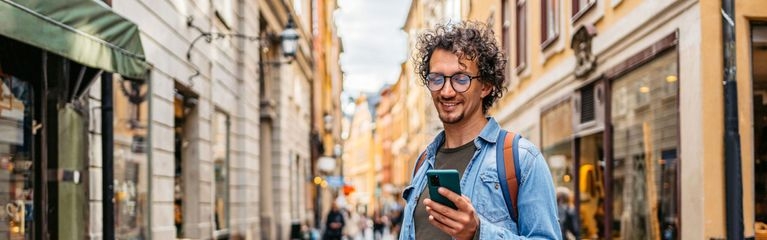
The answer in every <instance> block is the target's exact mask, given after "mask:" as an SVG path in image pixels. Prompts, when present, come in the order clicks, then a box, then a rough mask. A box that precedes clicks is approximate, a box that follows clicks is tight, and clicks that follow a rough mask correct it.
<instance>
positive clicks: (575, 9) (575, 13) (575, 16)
mask: <svg viewBox="0 0 767 240" xmlns="http://www.w3.org/2000/svg"><path fill="white" fill-rule="evenodd" d="M586 1H587V3H586V4H585V5H581V3H580V0H572V2H571V3H572V5H571V6H572V14H571V16H570V17H571V18H572V22H573V23H575V22H576V21H578V20H579V19H581V17H583V15H586V13H587V12H589V11H591V9H593V8H594V6H596V5H597V0H586Z"/></svg>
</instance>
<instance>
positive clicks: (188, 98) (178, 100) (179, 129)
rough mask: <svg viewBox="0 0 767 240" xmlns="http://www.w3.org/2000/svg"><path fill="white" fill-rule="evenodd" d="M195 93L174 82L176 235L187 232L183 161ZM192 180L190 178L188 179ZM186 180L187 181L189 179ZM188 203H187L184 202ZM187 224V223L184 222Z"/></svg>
mask: <svg viewBox="0 0 767 240" xmlns="http://www.w3.org/2000/svg"><path fill="white" fill-rule="evenodd" d="M197 102H198V100H197V95H195V94H194V93H193V92H192V91H191V90H190V89H189V88H188V87H186V86H184V85H182V84H179V83H176V87H175V89H174V98H173V116H174V117H173V118H174V128H173V133H174V134H173V135H174V155H173V156H174V160H175V161H174V163H175V165H174V166H175V171H174V181H173V183H174V184H173V213H174V214H173V216H174V222H175V225H176V236H178V237H182V236H185V235H186V234H187V233H185V231H184V230H185V229H184V226H185V221H184V220H185V219H188V218H189V217H188V216H184V213H188V211H184V208H189V206H185V203H186V202H185V201H184V200H185V198H184V192H185V190H186V189H185V188H186V187H185V185H186V184H185V181H184V180H185V178H184V176H185V175H186V174H184V172H185V171H189V170H188V169H185V168H184V167H185V166H186V165H185V164H184V163H185V162H186V161H185V159H187V158H189V156H190V155H192V154H191V153H190V151H191V150H192V149H190V147H189V146H190V141H189V135H190V134H189V130H191V129H194V128H190V127H189V124H190V122H191V121H189V118H190V114H191V113H192V111H194V110H195V108H196V106H197ZM190 180H192V179H190ZM190 180H187V181H190ZM186 204H188V203H186ZM186 224H187V225H188V224H189V223H186Z"/></svg>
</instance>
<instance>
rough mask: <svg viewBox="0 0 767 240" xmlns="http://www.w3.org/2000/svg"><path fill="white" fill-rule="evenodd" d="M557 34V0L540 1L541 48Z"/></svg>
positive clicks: (548, 43) (547, 44)
mask: <svg viewBox="0 0 767 240" xmlns="http://www.w3.org/2000/svg"><path fill="white" fill-rule="evenodd" d="M558 34H559V1H558V0H543V1H541V48H546V47H547V46H549V45H550V43H551V42H553V41H554V40H555V39H556V38H557V36H558Z"/></svg>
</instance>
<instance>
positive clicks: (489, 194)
mask: <svg viewBox="0 0 767 240" xmlns="http://www.w3.org/2000/svg"><path fill="white" fill-rule="evenodd" d="M479 177H480V179H481V180H482V184H481V186H478V187H477V189H476V190H475V191H477V193H478V195H477V198H476V199H477V201H478V202H477V204H476V206H477V212H478V213H479V214H480V215H482V217H484V218H485V219H487V220H488V221H490V222H492V223H496V224H497V223H500V222H502V221H504V222H507V221H509V220H511V217H510V216H509V213H508V211H507V210H506V200H504V196H503V191H502V190H501V188H502V187H503V186H501V183H500V182H499V180H498V174H497V173H495V172H483V173H481V174H480V175H479Z"/></svg>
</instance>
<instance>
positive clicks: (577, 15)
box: [570, 0, 598, 25]
mask: <svg viewBox="0 0 767 240" xmlns="http://www.w3.org/2000/svg"><path fill="white" fill-rule="evenodd" d="M597 1H598V0H597ZM597 1H594V2H592V3H589V5H586V7H584V8H583V9H581V10H580V11H578V12H577V13H575V14H574V15H573V16H572V18H571V19H572V20H570V22H571V23H572V24H573V25H575V23H576V22H578V20H580V19H581V18H582V17H583V16H584V15H586V14H587V13H588V12H590V11H591V9H593V8H594V6H596V5H597Z"/></svg>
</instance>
